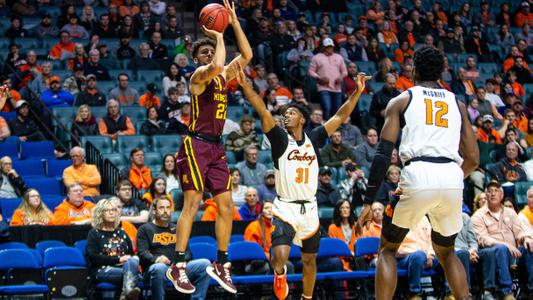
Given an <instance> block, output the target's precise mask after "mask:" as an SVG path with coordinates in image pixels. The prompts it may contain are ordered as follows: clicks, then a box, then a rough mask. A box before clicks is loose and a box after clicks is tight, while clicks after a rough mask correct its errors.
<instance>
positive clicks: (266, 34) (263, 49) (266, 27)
mask: <svg viewBox="0 0 533 300" xmlns="http://www.w3.org/2000/svg"><path fill="white" fill-rule="evenodd" d="M273 38H274V32H273V31H272V30H271V29H270V24H269V21H268V19H267V18H265V17H262V18H261V19H260V20H259V27H258V28H257V30H255V31H254V32H252V39H251V41H250V42H251V44H252V45H256V48H255V49H254V54H256V55H257V62H258V63H259V64H261V65H263V66H267V64H266V63H267V56H269V54H271V52H272V49H271V48H270V44H271V43H272V39H273ZM269 65H271V63H269ZM267 69H269V70H270V69H272V68H271V67H270V68H268V67H267Z"/></svg>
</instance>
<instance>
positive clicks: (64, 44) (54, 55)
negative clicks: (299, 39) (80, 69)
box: [48, 31, 74, 60]
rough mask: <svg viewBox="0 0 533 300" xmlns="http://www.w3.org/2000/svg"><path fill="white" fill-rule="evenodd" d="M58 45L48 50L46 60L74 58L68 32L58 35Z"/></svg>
mask: <svg viewBox="0 0 533 300" xmlns="http://www.w3.org/2000/svg"><path fill="white" fill-rule="evenodd" d="M59 38H60V40H59V43H57V44H56V45H55V46H53V47H52V49H50V53H49V54H48V58H49V59H51V60H67V59H69V58H71V57H73V56H74V43H73V42H72V41H71V40H70V33H68V31H61V32H60V33H59Z"/></svg>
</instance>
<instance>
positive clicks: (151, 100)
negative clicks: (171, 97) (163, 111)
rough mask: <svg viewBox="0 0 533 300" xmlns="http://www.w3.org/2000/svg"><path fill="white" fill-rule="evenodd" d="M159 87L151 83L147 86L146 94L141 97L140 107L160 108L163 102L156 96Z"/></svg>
mask: <svg viewBox="0 0 533 300" xmlns="http://www.w3.org/2000/svg"><path fill="white" fill-rule="evenodd" d="M156 93H157V85H155V83H149V84H148V85H146V93H144V95H142V96H141V97H139V105H140V106H142V107H145V108H149V107H153V106H155V107H156V108H159V107H160V106H161V100H160V99H159V97H157V96H156Z"/></svg>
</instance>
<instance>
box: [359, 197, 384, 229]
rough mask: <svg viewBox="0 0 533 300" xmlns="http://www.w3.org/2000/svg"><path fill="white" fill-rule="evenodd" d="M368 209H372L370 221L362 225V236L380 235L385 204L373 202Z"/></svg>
mask: <svg viewBox="0 0 533 300" xmlns="http://www.w3.org/2000/svg"><path fill="white" fill-rule="evenodd" d="M370 209H372V222H370V223H368V224H367V225H365V226H364V227H363V237H368V236H375V237H380V236H381V227H382V223H383V211H384V210H385V206H383V204H382V203H381V202H374V203H373V204H372V206H371V207H370Z"/></svg>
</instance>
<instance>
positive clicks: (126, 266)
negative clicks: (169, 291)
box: [86, 199, 141, 300]
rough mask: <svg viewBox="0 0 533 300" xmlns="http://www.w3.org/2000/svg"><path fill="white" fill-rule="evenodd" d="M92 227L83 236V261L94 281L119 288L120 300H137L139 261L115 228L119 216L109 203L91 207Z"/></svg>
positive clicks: (100, 203) (126, 238)
mask: <svg viewBox="0 0 533 300" xmlns="http://www.w3.org/2000/svg"><path fill="white" fill-rule="evenodd" d="M92 224H93V228H92V229H91V230H90V231H89V233H88V235H87V250H86V251H87V261H88V264H89V270H90V272H91V274H92V275H93V276H94V277H95V279H96V281H97V282H107V283H111V284H114V285H116V286H121V287H122V293H121V298H122V299H131V300H137V299H138V297H139V294H140V293H141V290H140V289H139V288H138V287H137V276H138V272H139V271H138V269H139V258H138V257H137V256H134V250H133V245H132V242H131V240H130V238H129V237H128V235H127V234H126V233H125V232H124V230H123V229H122V228H121V227H119V225H120V216H119V214H118V213H117V207H116V206H115V205H114V203H113V200H110V199H103V200H100V201H99V202H98V204H97V205H96V207H95V208H94V221H93V222H92Z"/></svg>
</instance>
